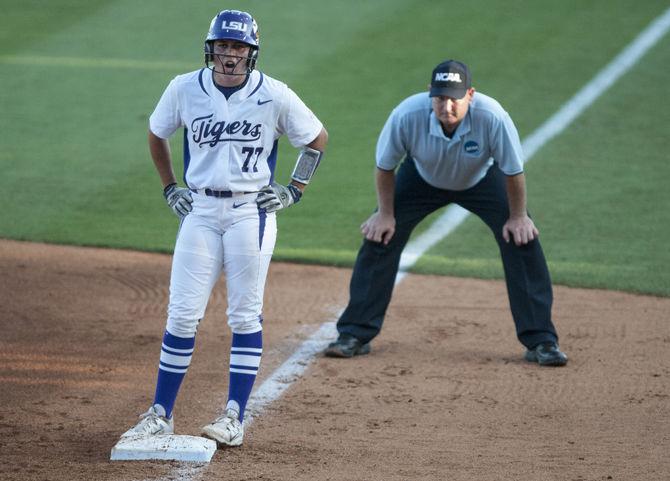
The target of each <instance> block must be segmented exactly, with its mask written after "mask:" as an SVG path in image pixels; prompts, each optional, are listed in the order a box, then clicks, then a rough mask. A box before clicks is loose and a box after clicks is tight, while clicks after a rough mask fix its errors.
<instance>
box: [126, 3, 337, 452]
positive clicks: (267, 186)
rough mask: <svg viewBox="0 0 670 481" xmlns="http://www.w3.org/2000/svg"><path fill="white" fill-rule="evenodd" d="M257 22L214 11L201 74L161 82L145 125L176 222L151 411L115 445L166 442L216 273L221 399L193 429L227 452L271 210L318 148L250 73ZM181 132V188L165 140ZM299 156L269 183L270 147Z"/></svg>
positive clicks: (256, 320) (249, 378)
mask: <svg viewBox="0 0 670 481" xmlns="http://www.w3.org/2000/svg"><path fill="white" fill-rule="evenodd" d="M258 52H259V37H258V29H257V25H256V22H255V21H254V19H253V18H252V17H251V15H249V14H248V13H246V12H241V11H237V10H224V11H222V12H220V13H219V14H218V15H216V16H215V17H214V19H213V20H212V23H211V25H210V28H209V32H208V34H207V37H206V40H205V65H206V67H207V68H202V69H200V70H197V71H195V72H190V73H187V74H184V75H179V76H177V77H176V78H174V79H173V80H172V82H170V84H169V85H168V87H167V89H166V90H165V92H164V93H163V96H162V97H161V99H160V101H159V102H158V105H157V106H156V109H155V110H154V112H153V114H152V115H151V117H150V120H149V146H150V151H151V156H152V158H153V161H154V164H155V166H156V169H157V171H158V173H159V175H160V178H161V180H162V182H163V186H164V195H165V198H166V200H167V203H168V205H169V206H170V207H171V208H172V209H173V211H174V212H175V213H176V214H177V216H179V218H180V219H181V223H180V227H179V232H178V235H177V241H176V245H175V250H174V257H173V261H172V273H171V278H170V300H169V306H168V317H167V326H166V330H165V334H164V337H163V343H162V349H161V354H160V363H159V368H158V380H157V386H156V393H155V397H154V402H153V405H152V406H151V408H150V409H149V410H148V411H147V412H146V413H144V414H143V415H142V416H140V421H139V423H138V424H137V425H136V426H135V427H133V428H132V429H130V430H128V431H127V432H126V433H125V434H124V435H123V436H148V435H155V434H171V433H173V429H174V428H173V416H172V411H173V407H174V403H175V399H176V397H177V393H178V391H179V386H180V384H181V381H182V379H183V378H184V375H185V374H186V371H187V369H188V366H189V364H190V362H191V356H192V354H193V349H194V345H195V337H196V331H197V328H198V323H199V322H200V320H201V319H202V317H203V316H204V314H205V307H206V305H207V302H208V299H209V297H210V293H211V291H212V288H213V287H214V284H215V283H216V281H217V279H218V278H219V276H220V274H221V273H222V272H223V273H224V275H225V277H226V282H227V292H228V308H227V311H226V314H227V316H228V325H229V326H230V328H231V330H232V346H231V351H230V373H229V388H228V402H227V405H226V409H225V413H224V415H223V416H221V417H219V418H217V419H216V420H215V421H213V422H212V423H211V424H209V425H207V426H205V427H204V428H203V434H204V435H205V436H207V437H209V438H212V439H214V440H216V441H217V442H218V443H220V444H225V445H230V446H238V445H240V444H242V440H243V437H244V427H243V423H242V422H243V420H244V411H245V406H246V403H247V400H248V399H249V395H250V393H251V390H252V387H253V384H254V380H255V378H256V373H257V371H258V367H259V365H260V361H261V353H262V321H263V318H262V308H263V290H264V287H265V279H266V275H267V271H268V266H269V263H270V258H271V256H272V252H273V249H274V245H275V238H276V232H277V229H276V221H275V215H276V214H275V213H276V211H278V210H280V209H283V208H286V207H288V206H290V205H292V204H294V203H296V202H298V201H299V200H300V197H301V195H302V191H303V189H304V187H305V185H306V184H308V183H309V181H310V179H311V177H312V175H313V174H314V171H315V170H316V167H317V166H318V163H319V160H320V158H321V155H322V152H323V151H324V148H325V145H326V142H327V137H328V136H327V133H326V131H325V129H324V128H323V125H322V124H321V122H320V121H319V120H318V119H317V118H316V117H315V116H314V114H313V113H312V112H311V111H310V110H309V109H308V108H307V107H306V106H305V104H304V103H303V102H302V101H301V100H300V98H298V96H297V95H296V94H295V93H294V92H293V91H292V90H291V89H289V88H288V87H287V86H286V85H285V84H283V83H282V82H279V81H278V80H275V79H273V78H271V77H269V76H267V75H265V74H263V73H262V72H259V71H258V70H256V69H255V65H256V60H257V58H258ZM180 128H183V135H184V181H185V183H186V185H187V188H180V187H178V186H177V182H176V179H175V176H174V173H173V170H172V158H171V154H170V149H169V144H168V141H167V139H168V138H169V137H170V136H171V135H172V134H173V133H174V132H176V131H177V130H178V129H180ZM284 134H285V135H286V136H287V137H288V139H289V141H290V142H291V144H292V145H293V146H294V147H298V148H300V153H299V155H298V159H297V161H296V165H295V168H294V170H293V174H292V181H291V183H290V184H288V185H281V184H278V183H276V182H275V179H274V170H275V165H276V162H277V142H278V139H279V137H280V136H282V135H284Z"/></svg>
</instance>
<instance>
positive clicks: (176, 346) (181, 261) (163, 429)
mask: <svg viewBox="0 0 670 481" xmlns="http://www.w3.org/2000/svg"><path fill="white" fill-rule="evenodd" d="M205 202H207V201H205ZM197 204H198V202H194V212H195V210H196V209H197V208H198V206H197ZM221 265H222V247H221V233H220V232H219V231H217V229H216V228H215V227H213V226H212V225H211V224H210V223H209V222H208V221H207V217H206V216H199V215H193V213H192V214H190V215H188V216H187V217H186V218H185V219H184V220H183V222H182V225H181V226H180V230H179V234H178V237H177V243H176V246H175V250H174V256H173V260H172V272H171V277H170V300H169V305H168V319H167V323H166V329H165V333H164V336H163V342H162V346H161V353H160V362H159V367H158V376H157V381H156V391H155V395H154V401H153V405H152V407H151V408H150V409H149V411H148V412H147V413H145V414H144V415H143V417H142V420H141V421H140V423H138V425H137V426H135V427H134V428H133V429H131V430H130V431H128V432H127V433H126V434H125V435H137V434H145V435H146V434H170V433H171V432H172V429H173V427H172V426H173V423H172V410H173V407H174V403H175V400H176V398H177V394H178V392H179V388H180V386H181V383H182V380H183V379H184V376H185V375H186V372H187V370H188V367H189V365H190V362H191V356H192V354H193V349H194V345H195V335H196V331H197V327H198V323H199V321H200V319H202V317H203V315H204V312H205V308H206V306H207V301H208V299H209V295H210V293H211V290H212V287H213V286H214V284H215V283H216V280H217V279H218V277H219V275H220V272H221Z"/></svg>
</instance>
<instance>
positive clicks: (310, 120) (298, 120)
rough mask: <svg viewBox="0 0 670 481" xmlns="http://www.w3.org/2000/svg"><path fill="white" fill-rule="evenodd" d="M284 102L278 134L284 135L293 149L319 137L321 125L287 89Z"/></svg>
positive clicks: (293, 93) (294, 94)
mask: <svg viewBox="0 0 670 481" xmlns="http://www.w3.org/2000/svg"><path fill="white" fill-rule="evenodd" d="M284 102H285V103H284V107H285V108H284V109H282V112H281V113H280V115H279V119H278V125H277V127H278V130H279V132H280V134H286V137H288V140H289V142H291V145H292V146H293V147H302V146H303V145H307V144H309V143H310V142H312V141H313V140H314V139H315V138H316V137H317V135H319V132H321V129H322V128H323V124H322V123H321V121H320V120H319V119H317V118H316V116H315V115H314V113H312V111H311V110H310V109H309V108H308V107H307V106H306V105H305V103H304V102H303V101H302V100H301V99H300V97H298V96H297V95H296V93H295V92H294V91H293V90H291V89H290V88H289V87H286V91H285V99H284Z"/></svg>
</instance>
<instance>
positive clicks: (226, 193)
mask: <svg viewBox="0 0 670 481" xmlns="http://www.w3.org/2000/svg"><path fill="white" fill-rule="evenodd" d="M190 191H191V192H195V193H196V194H203V195H206V196H207V197H236V196H238V195H245V194H253V192H231V191H230V190H213V189H190Z"/></svg>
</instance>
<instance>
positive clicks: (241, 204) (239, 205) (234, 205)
mask: <svg viewBox="0 0 670 481" xmlns="http://www.w3.org/2000/svg"><path fill="white" fill-rule="evenodd" d="M248 203H249V202H242V203H240V204H233V209H237V208H238V207H242V206H243V205H244V204H248Z"/></svg>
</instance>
